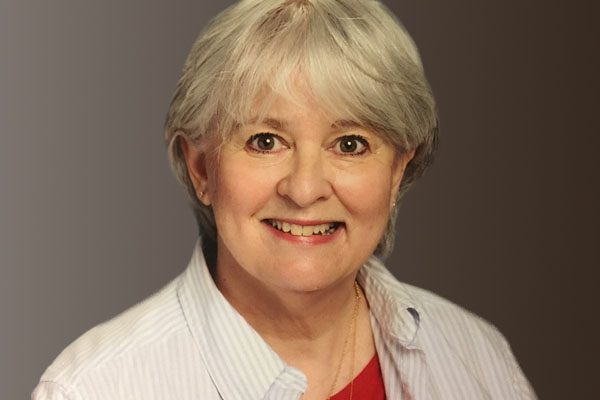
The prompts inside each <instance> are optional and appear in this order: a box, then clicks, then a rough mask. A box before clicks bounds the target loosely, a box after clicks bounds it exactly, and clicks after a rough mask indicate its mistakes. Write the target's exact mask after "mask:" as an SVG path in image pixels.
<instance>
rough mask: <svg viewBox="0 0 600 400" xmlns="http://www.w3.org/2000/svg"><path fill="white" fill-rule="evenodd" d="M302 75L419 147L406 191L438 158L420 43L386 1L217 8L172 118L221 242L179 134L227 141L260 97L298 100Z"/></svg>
mask: <svg viewBox="0 0 600 400" xmlns="http://www.w3.org/2000/svg"><path fill="white" fill-rule="evenodd" d="M299 75H300V76H301V78H302V80H303V83H306V85H307V87H308V88H310V91H311V94H312V95H313V96H314V100H315V101H316V102H317V104H319V105H320V106H322V107H323V109H324V110H325V111H328V112H329V113H330V114H331V115H333V116H335V117H339V118H340V119H345V120H351V121H353V122H356V123H357V124H360V125H361V126H364V127H366V128H368V129H371V130H373V131H374V132H376V133H377V134H379V135H380V136H381V137H382V138H383V139H384V140H386V141H387V142H388V143H390V144H391V145H393V146H394V148H395V149H396V152H397V154H402V153H404V152H409V151H412V150H415V155H414V157H413V159H412V160H411V161H410V162H409V164H408V165H407V167H406V170H405V174H404V177H403V180H402V182H401V184H400V188H399V191H398V194H397V199H398V200H399V199H400V198H401V197H402V195H403V194H404V193H405V192H406V191H407V189H408V188H409V187H410V186H411V185H412V184H413V183H414V181H415V180H416V179H417V178H418V177H419V176H421V175H422V174H423V172H424V171H425V169H426V168H427V166H428V165H429V164H430V163H431V161H432V157H433V152H434V149H435V145H436V137H437V126H438V122H437V121H438V118H437V111H436V106H435V100H434V98H433V94H432V92H431V89H430V87H429V84H428V82H427V80H426V78H425V75H424V71H423V66H422V64H421V60H420V57H419V54H418V52H417V48H416V46H415V44H414V43H413V41H412V39H411V38H410V36H409V35H408V33H407V32H406V30H405V29H404V28H403V26H402V25H401V24H400V22H399V21H398V20H397V19H396V18H395V16H394V15H393V14H392V13H391V12H390V11H389V10H388V9H387V8H386V7H385V6H384V5H383V4H381V3H380V2H378V1H373V0H242V1H240V2H238V3H236V4H234V5H233V6H231V7H229V8H227V9H226V10H224V11H223V12H221V13H220V14H219V15H217V16H216V17H215V18H214V19H213V20H212V21H211V22H210V23H209V24H208V25H207V26H206V28H205V29H204V30H203V31H202V32H201V34H200V36H199V37H198V39H197V40H196V42H195V43H194V45H193V47H192V49H191V51H190V53H189V55H188V57H187V60H186V61H185V64H184V67H183V72H182V75H181V78H180V80H179V82H178V84H177V88H176V90H175V94H174V96H173V99H172V101H171V105H170V107H169V111H168V114H167V119H166V124H165V131H166V141H167V145H168V151H169V157H170V160H171V164H172V167H173V169H174V171H175V173H176V175H177V177H178V179H179V180H180V182H181V183H182V184H183V185H184V186H185V188H186V190H187V193H188V195H189V197H190V199H191V202H192V206H193V209H194V213H195V215H196V219H197V222H198V225H199V229H200V235H201V236H203V237H204V238H206V239H210V240H211V241H213V242H214V241H216V234H217V232H216V226H215V221H214V215H213V212H212V208H211V207H207V206H205V205H204V204H203V203H202V202H201V201H199V200H198V198H197V196H196V193H195V190H194V186H193V184H192V182H191V180H190V177H189V175H188V171H187V167H186V164H185V158H184V154H183V151H182V148H181V145H180V141H179V136H184V137H185V138H186V139H187V140H188V141H190V142H192V143H197V142H198V141H199V140H200V139H201V138H203V137H205V136H207V135H214V137H215V138H219V139H220V140H221V142H220V143H223V141H225V140H227V138H228V135H229V134H230V133H231V132H232V130H233V129H234V128H235V127H236V125H238V124H240V123H242V121H247V118H248V117H249V113H250V109H251V108H252V107H256V102H257V101H258V99H260V101H261V102H262V103H261V104H260V105H259V108H260V109H262V110H264V111H267V110H268V107H269V104H270V103H271V102H272V101H273V99H274V97H275V96H277V95H278V96H284V97H286V98H288V99H290V100H295V90H294V89H295V88H294V77H297V76H299ZM216 147H218V146H216ZM215 151H216V152H218V149H215ZM397 209H398V206H395V207H393V209H392V212H391V213H390V218H389V222H388V225H387V228H386V231H385V233H384V234H383V236H382V238H381V240H380V242H379V244H378V246H377V248H376V250H375V255H377V256H379V257H382V258H385V257H386V256H387V255H389V253H390V252H391V250H392V247H393V244H394V223H395V220H396V215H397Z"/></svg>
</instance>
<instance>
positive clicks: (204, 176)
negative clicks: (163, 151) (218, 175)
mask: <svg viewBox="0 0 600 400" xmlns="http://www.w3.org/2000/svg"><path fill="white" fill-rule="evenodd" d="M177 140H179V145H180V146H181V150H182V151H183V155H184V157H185V165H186V167H187V171H188V175H189V177H190V179H191V181H192V185H194V189H195V191H196V197H198V200H200V201H201V202H202V203H203V204H204V205H205V206H209V205H210V204H211V201H210V195H209V193H208V189H209V187H208V173H207V162H208V160H207V156H206V151H205V150H204V149H203V146H201V145H199V144H197V143H194V142H192V141H190V140H188V139H187V138H186V137H185V136H183V135H179V136H178V137H177Z"/></svg>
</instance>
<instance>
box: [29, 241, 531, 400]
mask: <svg viewBox="0 0 600 400" xmlns="http://www.w3.org/2000/svg"><path fill="white" fill-rule="evenodd" d="M358 281H359V283H360V285H361V286H362V287H363V289H364V291H365V296H366V298H367V300H368V302H369V306H370V314H371V326H372V329H373V335H374V338H375V345H376V348H377V353H378V356H379V361H380V364H381V370H382V374H383V379H384V383H385V390H386V395H387V398H388V399H390V400H396V399H403V400H408V399H410V400H420V399H429V400H436V399H440V400H441V399H444V400H446V399H457V400H458V399H460V400H465V399H478V400H481V399H535V394H534V393H533V390H532V389H531V387H530V385H529V383H528V382H527V380H526V378H525V377H524V376H523V374H522V373H521V370H520V369H519V367H518V365H517V363H516V361H515V359H514V357H513V355H512V353H511V351H510V348H509V346H508V344H507V342H506V340H505V339H504V338H503V337H502V335H501V334H500V333H499V332H498V331H497V330H496V329H495V328H494V327H492V326H491V325H489V324H488V323H486V322H484V321H483V320H481V319H479V318H478V317H476V316H474V315H473V314H470V313H468V312H466V311H464V310H463V309H461V308H460V307H458V306H456V305H454V304H452V303H450V302H448V301H447V300H444V299H442V298H440V297H438V296H436V295H434V294H431V293H429V292H426V291H424V290H422V289H417V288H414V287H412V286H409V285H406V284H403V283H400V282H398V281H397V280H396V279H395V278H394V277H393V276H392V275H391V274H390V273H389V272H388V271H387V269H386V268H385V267H384V266H383V265H382V264H381V263H380V262H379V261H378V260H377V259H375V258H371V259H369V261H368V262H367V263H366V264H365V265H364V266H363V267H362V268H361V270H360V272H359V275H358ZM306 387H307V380H306V376H305V375H304V374H303V373H302V371H300V370H299V369H297V368H294V367H292V366H289V365H287V364H286V363H285V362H284V361H283V360H282V359H281V357H279V356H278V355H277V353H275V351H273V349H271V347H270V346H269V345H268V344H267V343H266V342H265V341H264V340H263V339H262V337H261V336H260V335H259V334H258V333H257V332H256V331H255V330H254V329H253V328H252V327H251V326H250V325H249V324H248V323H247V322H246V321H245V320H244V318H243V317H242V316H241V315H240V314H239V313H238V312H237V311H236V310H235V309H234V308H233V307H232V306H231V305H230V304H229V302H227V300H226V299H225V298H224V297H223V295H222V294H221V292H220V291H219V290H218V289H217V287H216V286H215V284H214V281H213V280H212V278H211V275H210V273H209V270H208V267H207V266H206V263H205V261H204V256H203V254H202V250H201V246H200V244H197V246H196V249H195V251H194V254H193V256H192V259H191V261H190V264H189V266H188V268H187V269H186V270H185V271H184V272H183V273H182V274H181V275H180V276H179V277H177V278H176V279H175V280H173V281H172V282H171V283H169V284H168V285H167V286H166V287H164V288H163V289H162V290H161V291H160V292H158V293H157V294H155V295H154V296H152V297H150V298H149V299H147V300H145V301H143V302H142V303H140V304H138V305H136V306H134V307H132V308H131V309H129V310H127V311H125V312H124V313H122V314H121V315H119V316H117V317H115V318H113V319H112V320H110V321H108V322H105V323H103V324H101V325H99V326H97V327H95V328H93V329H91V330H90V331H88V332H87V333H85V334H84V335H83V336H81V337H80V338H79V339H77V340H76V341H75V342H74V343H72V344H71V345H70V346H68V347H67V348H66V349H65V350H64V351H63V352H62V353H61V354H60V355H59V356H58V358H57V359H56V360H55V361H54V362H53V363H52V365H51V366H50V367H49V368H48V369H47V370H46V372H45V373H44V375H43V376H42V378H41V380H40V383H39V384H38V386H37V387H36V388H35V390H34V392H33V394H32V399H33V400H42V399H52V400H66V399H69V400H83V399H86V400H93V399H114V400H116V399H144V400H150V399H225V400H233V399H244V400H248V399H250V400H252V399H265V400H277V399H282V400H283V399H286V400H287V399H298V398H300V396H301V395H302V393H303V392H304V391H305V390H306Z"/></svg>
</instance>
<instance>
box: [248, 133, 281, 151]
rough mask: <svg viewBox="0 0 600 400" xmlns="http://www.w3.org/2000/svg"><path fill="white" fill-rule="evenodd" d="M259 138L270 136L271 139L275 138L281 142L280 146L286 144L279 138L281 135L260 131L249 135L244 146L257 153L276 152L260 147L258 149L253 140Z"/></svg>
mask: <svg viewBox="0 0 600 400" xmlns="http://www.w3.org/2000/svg"><path fill="white" fill-rule="evenodd" d="M260 138H272V139H275V140H276V141H277V142H279V143H280V144H281V146H287V144H286V143H285V140H283V139H282V138H281V136H279V135H276V134H274V133H269V132H261V133H257V134H254V135H252V136H250V139H248V141H247V142H246V148H247V149H248V150H250V151H252V152H254V153H257V154H272V153H275V152H277V150H262V149H259V148H258V147H257V146H255V145H254V144H253V142H254V141H255V140H257V139H260Z"/></svg>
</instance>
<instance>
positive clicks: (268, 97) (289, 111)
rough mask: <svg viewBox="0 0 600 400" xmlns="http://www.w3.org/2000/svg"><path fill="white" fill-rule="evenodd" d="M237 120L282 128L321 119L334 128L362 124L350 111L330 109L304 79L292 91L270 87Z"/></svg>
mask: <svg viewBox="0 0 600 400" xmlns="http://www.w3.org/2000/svg"><path fill="white" fill-rule="evenodd" d="M245 114H246V115H245V116H244V118H243V119H242V121H240V123H241V125H249V124H252V125H255V124H261V125H266V126H268V127H271V128H273V129H277V130H285V129H286V128H289V126H290V125H291V124H298V123H303V122H307V121H313V122H320V123H323V124H328V125H331V126H332V127H336V128H340V129H342V128H349V127H358V126H363V125H364V124H362V123H361V122H360V121H359V120H358V119H357V118H354V117H353V116H352V115H349V113H344V112H339V110H337V111H335V112H334V111H332V110H331V107H327V105H326V104H325V103H324V102H322V101H319V99H318V98H317V96H316V95H315V94H314V92H313V90H312V89H311V88H310V87H308V85H307V84H306V83H305V82H301V83H295V84H294V85H293V90H291V91H288V92H285V93H276V92H275V91H273V90H269V91H268V92H263V94H262V95H259V96H256V98H255V99H254V101H252V102H251V106H250V107H249V108H248V110H247V111H246V113H245Z"/></svg>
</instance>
